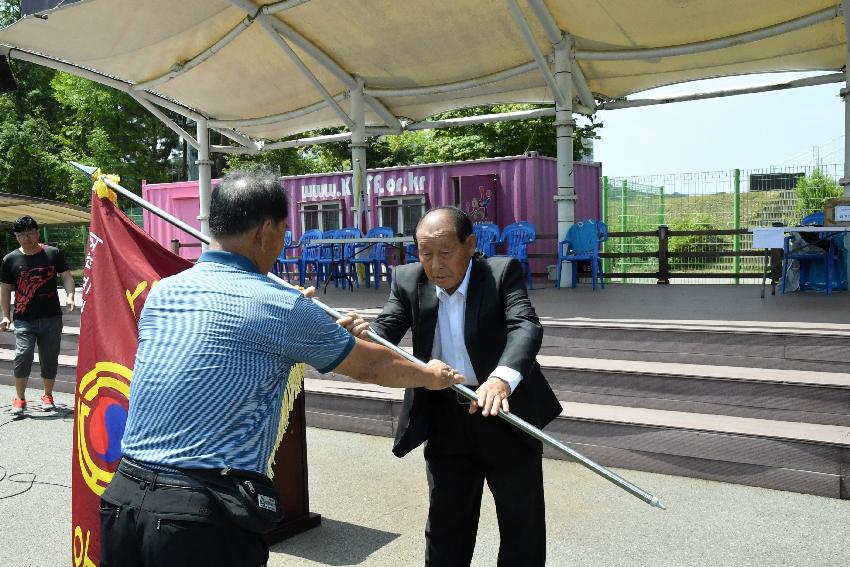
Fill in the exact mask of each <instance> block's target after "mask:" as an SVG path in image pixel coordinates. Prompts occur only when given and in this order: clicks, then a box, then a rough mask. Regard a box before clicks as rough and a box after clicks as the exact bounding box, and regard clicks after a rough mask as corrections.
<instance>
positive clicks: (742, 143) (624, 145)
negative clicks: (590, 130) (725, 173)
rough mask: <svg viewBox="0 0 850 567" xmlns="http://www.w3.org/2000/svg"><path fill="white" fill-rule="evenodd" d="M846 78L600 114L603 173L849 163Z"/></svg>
mask: <svg viewBox="0 0 850 567" xmlns="http://www.w3.org/2000/svg"><path fill="white" fill-rule="evenodd" d="M808 75H811V74H806V73H773V74H765V75H750V76H742V77H729V78H724V79H712V80H707V81H695V82H691V83H683V84H681V85H673V86H669V87H662V88H659V89H653V90H650V91H645V92H643V93H639V94H635V95H631V96H630V97H628V98H630V99H636V98H656V97H660V96H672V95H682V94H691V93H697V92H705V91H714V90H722V89H732V88H742V87H749V86H756V85H764V84H771V83H779V82H784V81H789V80H792V79H797V78H801V77H805V76H808ZM843 86H844V84H843V83H830V84H827V85H819V86H814V87H802V88H797V89H790V90H786V91H778V92H770V93H756V94H747V95H739V96H733V97H724V98H716V99H709V100H702V101H693V102H681V103H673V104H663V105H655V106H649V107H641V108H626V109H617V110H605V111H600V112H599V113H598V115H597V116H598V118H597V120H598V121H601V122H602V123H603V124H604V126H603V128H601V129H600V130H599V133H600V135H601V137H602V139H601V140H596V142H595V148H594V159H595V160H596V161H601V162H602V172H603V174H604V175H608V176H613V177H618V176H631V175H651V174H664V173H682V172H702V171H718V170H730V169H735V168H740V169H754V168H769V167H771V166H777V167H781V168H792V167H795V166H811V165H813V162H814V160H815V156H816V155H818V154H819V155H820V159H821V163H823V164H843V162H844V159H843V157H844V104H843V102H842V101H841V98H840V97H839V96H838V92H839V90H840V89H841V88H842V87H843Z"/></svg>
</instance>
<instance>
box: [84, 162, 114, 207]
mask: <svg viewBox="0 0 850 567" xmlns="http://www.w3.org/2000/svg"><path fill="white" fill-rule="evenodd" d="M91 178H92V181H94V185H92V191H94V192H95V193H97V196H98V197H100V198H101V199H109V200H110V201H112V203H113V204H115V205H117V204H118V195H117V194H116V193H115V191H113V190H112V189H110V187H109V185H107V184H106V182H105V181H104V179H108V180H109V181H112V182H113V183H120V182H121V178H120V177H118V176H117V175H107V174H105V173H101V172H100V169H96V170H94V173H92V174H91Z"/></svg>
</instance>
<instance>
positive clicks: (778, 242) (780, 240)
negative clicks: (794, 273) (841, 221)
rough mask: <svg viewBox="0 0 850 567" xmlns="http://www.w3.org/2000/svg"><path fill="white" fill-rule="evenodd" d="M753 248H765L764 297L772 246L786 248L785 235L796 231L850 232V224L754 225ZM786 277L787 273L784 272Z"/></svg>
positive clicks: (774, 289) (762, 293) (783, 275)
mask: <svg viewBox="0 0 850 567" xmlns="http://www.w3.org/2000/svg"><path fill="white" fill-rule="evenodd" d="M750 232H752V233H753V248H764V272H763V273H762V277H761V298H762V299H764V286H765V279H766V276H767V269H768V258H769V257H770V250H771V248H783V249H784V248H785V235H786V234H788V233H792V232H796V233H803V232H808V233H811V232H817V233H822V232H832V233H839V232H850V226H765V227H753V228H752V229H750ZM782 277H785V274H782ZM771 295H776V287H775V286H773V287H772V289H771Z"/></svg>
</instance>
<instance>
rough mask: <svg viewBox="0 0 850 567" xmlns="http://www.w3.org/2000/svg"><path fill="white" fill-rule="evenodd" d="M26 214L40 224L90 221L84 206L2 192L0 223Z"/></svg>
mask: <svg viewBox="0 0 850 567" xmlns="http://www.w3.org/2000/svg"><path fill="white" fill-rule="evenodd" d="M24 215H29V216H31V217H32V218H34V219H35V220H36V222H37V223H38V224H39V225H52V224H75V223H88V222H89V212H88V210H87V209H84V208H82V207H75V206H74V205H69V204H67V203H62V202H60V201H50V200H48V199H40V198H38V197H30V196H28V195H12V194H11V193H0V225H2V226H6V225H11V224H12V223H14V222H15V220H16V219H18V218H19V217H22V216H24Z"/></svg>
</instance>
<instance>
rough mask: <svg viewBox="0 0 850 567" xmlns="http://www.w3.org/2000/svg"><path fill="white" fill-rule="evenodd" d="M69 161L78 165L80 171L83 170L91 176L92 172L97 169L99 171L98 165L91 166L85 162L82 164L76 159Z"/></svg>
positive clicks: (75, 165)
mask: <svg viewBox="0 0 850 567" xmlns="http://www.w3.org/2000/svg"><path fill="white" fill-rule="evenodd" d="M69 163H70V164H71V165H73V166H74V167H76V168H77V169H79V170H80V171H82V172H83V173H85V174H86V175H88V176H89V177H91V176H92V174H93V173H94V172H95V171H97V168H96V167H89V166H87V165H83V164H81V163H77V162H75V161H71V160H69Z"/></svg>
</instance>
